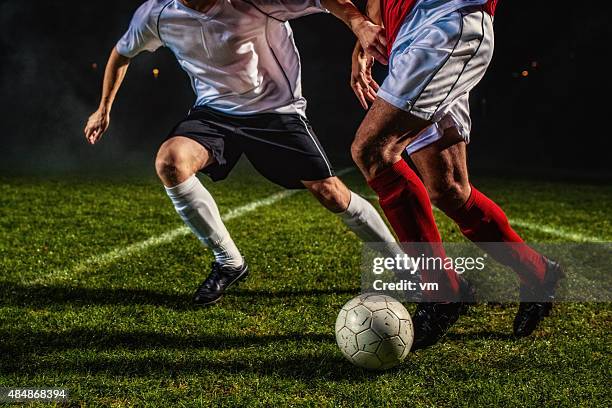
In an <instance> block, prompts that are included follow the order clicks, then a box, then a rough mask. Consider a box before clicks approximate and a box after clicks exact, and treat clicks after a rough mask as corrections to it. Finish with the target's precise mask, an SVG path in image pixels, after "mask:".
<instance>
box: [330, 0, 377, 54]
mask: <svg viewBox="0 0 612 408" xmlns="http://www.w3.org/2000/svg"><path fill="white" fill-rule="evenodd" d="M370 2H372V0H370ZM321 5H322V6H323V7H325V8H326V9H327V10H329V12H330V13H332V14H333V15H334V16H336V17H338V18H339V19H340V20H342V21H343V22H344V23H345V24H346V25H347V26H348V27H349V28H350V29H351V31H353V33H355V35H356V36H357V39H358V40H359V43H360V45H361V47H362V48H363V49H364V50H365V52H366V53H367V54H369V55H370V56H372V57H373V58H375V59H376V60H377V61H378V62H380V63H381V64H386V63H387V41H386V39H385V35H384V30H383V28H382V27H381V26H380V25H377V24H375V23H373V22H372V21H370V19H368V18H367V17H366V16H364V15H363V14H362V13H361V12H360V11H359V9H357V7H355V5H354V4H353V3H352V2H351V1H350V0H321Z"/></svg>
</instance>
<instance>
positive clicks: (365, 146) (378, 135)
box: [352, 98, 431, 161]
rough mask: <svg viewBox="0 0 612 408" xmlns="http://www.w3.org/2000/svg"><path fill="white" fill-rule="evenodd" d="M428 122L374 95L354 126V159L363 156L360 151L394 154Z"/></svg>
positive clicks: (402, 148)
mask: <svg viewBox="0 0 612 408" xmlns="http://www.w3.org/2000/svg"><path fill="white" fill-rule="evenodd" d="M429 125H431V122H429V121H427V120H424V119H421V118H419V117H417V116H415V115H413V114H411V113H409V112H407V111H405V110H402V109H399V108H397V107H395V106H394V105H392V104H390V103H389V102H387V101H385V100H384V99H381V98H377V99H376V100H375V101H374V103H373V104H372V107H371V108H370V110H369V111H368V113H367V114H366V116H365V118H364V120H363V122H362V123H361V125H360V126H359V129H358V130H357V134H356V136H355V140H354V142H353V146H352V153H353V157H354V158H355V159H356V160H357V161H359V160H360V159H364V157H363V155H364V154H365V155H372V154H376V155H379V156H384V157H386V156H392V157H398V156H400V155H401V153H402V152H403V150H404V148H405V147H406V146H407V145H408V144H409V143H410V142H411V141H412V140H413V139H414V138H415V137H416V136H417V135H418V134H419V133H420V132H421V131H422V130H423V129H425V128H426V127H428V126H429ZM366 159H367V157H366Z"/></svg>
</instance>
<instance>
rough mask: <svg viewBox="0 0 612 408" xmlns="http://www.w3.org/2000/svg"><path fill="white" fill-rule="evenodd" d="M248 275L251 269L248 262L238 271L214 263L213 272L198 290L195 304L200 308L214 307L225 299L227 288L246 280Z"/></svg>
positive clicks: (194, 300) (194, 298) (194, 299)
mask: <svg viewBox="0 0 612 408" xmlns="http://www.w3.org/2000/svg"><path fill="white" fill-rule="evenodd" d="M248 275H249V268H248V266H247V264H246V262H245V263H244V265H242V267H240V268H238V269H236V268H229V267H226V266H222V265H221V264H219V263H217V262H213V264H212V272H211V273H210V275H208V278H206V279H205V280H204V282H202V284H201V285H200V287H199V288H198V290H196V292H195V294H194V295H193V302H194V303H195V304H196V305H199V306H208V305H213V304H215V303H217V302H218V301H220V300H221V298H223V294H224V293H225V291H226V289H227V288H229V287H230V286H232V285H234V284H237V283H238V282H240V281H242V280H244V279H246V277H247V276H248Z"/></svg>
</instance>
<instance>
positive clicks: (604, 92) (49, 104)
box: [0, 0, 612, 180]
mask: <svg viewBox="0 0 612 408" xmlns="http://www.w3.org/2000/svg"><path fill="white" fill-rule="evenodd" d="M140 3H141V1H139V0H133V1H132V0H104V1H102V0H89V1H75V0H67V1H53V2H43V1H21V0H8V1H7V0H0V95H1V96H0V138H1V141H0V151H1V159H0V170H1V171H3V173H4V174H22V173H31V174H61V173H86V174H89V173H96V174H102V173H107V174H108V173H114V172H130V171H143V170H144V171H146V172H148V173H151V174H153V157H154V153H155V150H156V148H157V147H158V146H159V144H160V142H161V141H162V139H163V138H164V137H165V135H166V133H167V132H168V131H169V129H170V128H171V127H172V125H174V124H175V123H176V122H177V121H178V120H179V119H181V118H182V117H183V116H184V115H185V113H186V112H187V110H188V109H189V108H190V106H191V104H192V103H193V101H194V96H193V94H192V91H191V88H190V85H189V82H188V80H187V77H186V75H185V74H184V73H183V72H182V71H181V70H180V68H179V67H178V64H177V63H176V62H175V60H174V58H173V56H172V54H171V53H170V52H169V51H168V50H167V49H161V50H159V51H158V52H157V53H155V54H142V55H141V56H139V57H138V58H136V59H135V60H134V62H133V63H132V65H131V67H130V70H129V73H128V76H127V78H126V81H125V83H124V86H123V88H122V90H121V91H120V94H119V96H118V99H117V101H116V104H115V108H114V110H113V114H112V122H111V128H110V130H109V132H108V133H107V134H106V136H105V138H104V139H103V141H102V143H100V144H99V145H98V146H96V147H91V146H89V145H87V144H86V143H85V140H84V137H83V134H82V129H83V126H84V124H85V121H86V119H87V117H88V116H89V114H90V113H91V112H92V111H94V110H95V109H96V107H97V104H98V98H99V94H100V84H101V81H102V75H103V71H104V65H105V62H106V58H107V56H108V54H109V52H110V50H111V48H112V47H113V46H114V44H115V42H116V41H117V40H118V39H119V37H120V36H121V35H122V34H123V32H124V31H125V29H126V28H127V25H128V23H129V21H130V18H131V15H132V13H133V12H134V10H135V9H136V8H137V7H138V5H139V4H140ZM292 26H293V28H294V31H295V36H296V41H297V43H298V47H299V49H300V52H301V55H302V58H303V84H304V93H305V96H306V97H307V98H308V100H309V108H308V114H309V117H310V119H311V122H312V123H313V126H314V127H315V130H316V131H317V133H318V135H319V137H320V139H321V140H322V142H323V144H324V145H325V146H326V148H327V149H328V152H329V154H330V156H331V157H332V158H333V160H334V161H335V162H336V164H337V165H338V167H340V166H341V165H343V164H345V163H348V162H349V161H350V158H349V154H348V150H349V146H350V142H351V139H352V136H353V134H354V131H355V130H356V128H357V126H358V124H359V122H360V119H361V118H362V117H363V114H364V111H363V110H362V109H361V108H360V106H359V104H358V103H357V101H356V99H355V98H354V97H353V94H352V91H351V90H350V88H349V86H348V80H349V71H350V54H351V49H352V45H353V43H354V40H353V38H352V35H351V33H350V32H349V31H348V29H347V28H346V27H344V26H343V25H342V24H341V23H340V22H339V21H337V20H335V19H334V18H333V17H332V16H329V15H316V16H309V17H306V18H303V19H300V20H296V21H294V22H292ZM495 29H496V51H495V57H494V61H493V63H492V66H491V68H490V69H489V72H488V74H487V76H486V77H485V79H484V80H483V81H482V82H481V84H480V85H479V86H478V88H477V89H476V90H475V91H474V92H473V95H472V110H473V121H474V129H473V134H472V143H471V144H470V148H469V154H470V166H471V168H472V171H473V172H476V173H479V174H491V173H504V174H512V175H527V176H530V177H535V176H538V175H541V176H543V177H559V178H570V177H587V178H598V179H604V180H607V179H609V178H610V175H611V174H612V162H611V160H610V151H609V149H610V146H612V144H611V143H610V141H609V138H610V136H609V135H608V126H607V122H608V117H609V116H610V112H609V102H608V100H609V96H608V93H609V92H610V90H611V89H612V87H611V86H610V85H611V83H610V80H609V79H608V78H609V76H610V74H609V69H608V68H607V67H608V66H609V65H608V63H607V54H608V50H607V49H606V48H605V46H607V45H608V42H609V39H610V38H612V36H611V35H610V34H611V31H612V30H611V28H610V24H609V17H608V15H607V14H606V13H603V12H597V10H596V8H595V9H594V7H593V6H592V5H588V7H587V5H586V4H585V7H580V5H578V6H572V7H571V8H570V7H566V6H564V5H563V4H561V3H551V2H537V1H516V0H512V1H511V0H501V1H500V4H499V6H498V11H497V16H496V21H495ZM94 64H97V68H96V67H95V66H94ZM154 68H158V69H159V70H160V75H159V77H158V78H157V79H155V78H154V76H153V74H152V71H153V69H154ZM523 71H528V76H526V77H525V76H523V74H522V72H523ZM378 74H379V75H381V76H382V77H384V70H380V72H379V73H378Z"/></svg>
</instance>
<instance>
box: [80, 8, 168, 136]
mask: <svg viewBox="0 0 612 408" xmlns="http://www.w3.org/2000/svg"><path fill="white" fill-rule="evenodd" d="M159 4H160V3H159V2H158V1H156V0H148V1H146V2H145V3H143V4H142V5H141V6H140V7H139V8H138V10H136V12H135V13H134V16H133V17H132V21H131V22H130V26H129V27H128V30H127V32H126V33H125V34H124V35H123V37H121V39H120V40H119V42H118V43H117V45H116V46H115V47H114V48H113V51H112V52H111V55H110V57H109V59H108V63H107V64H106V70H105V71H104V84H103V86H102V98H101V99H100V106H99V108H98V110H97V111H96V112H94V113H93V114H92V115H91V116H90V117H89V120H88V121H87V126H85V137H86V138H87V141H88V142H89V143H91V144H95V143H96V142H97V141H98V140H100V138H101V137H102V135H103V134H104V132H105V131H106V129H108V125H109V121H110V111H111V108H112V106H113V102H114V101H115V96H117V91H119V88H120V87H121V83H122V82H123V78H125V74H126V72H127V69H128V66H129V64H130V61H131V59H133V58H134V57H136V56H137V55H138V54H140V53H141V52H144V51H149V52H153V51H155V50H156V49H158V48H159V47H161V46H162V45H163V43H162V41H161V39H160V38H159V31H158V20H159V18H158V17H159V12H160V11H159Z"/></svg>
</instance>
